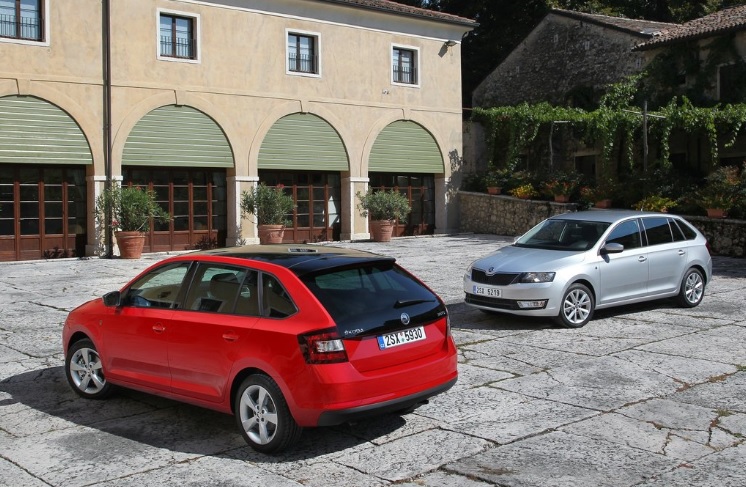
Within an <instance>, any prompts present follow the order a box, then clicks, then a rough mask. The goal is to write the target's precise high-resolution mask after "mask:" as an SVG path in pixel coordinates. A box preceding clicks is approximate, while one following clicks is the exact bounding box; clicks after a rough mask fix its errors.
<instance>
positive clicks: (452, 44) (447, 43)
mask: <svg viewBox="0 0 746 487" xmlns="http://www.w3.org/2000/svg"><path fill="white" fill-rule="evenodd" d="M444 45H445V46H446V47H453V46H455V45H456V41H454V40H450V41H445V43H444Z"/></svg>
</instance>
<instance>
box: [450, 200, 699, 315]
mask: <svg viewBox="0 0 746 487" xmlns="http://www.w3.org/2000/svg"><path fill="white" fill-rule="evenodd" d="M711 278H712V257H711V256H710V251H709V247H708V244H707V239H706V238H705V237H704V236H703V235H702V234H701V233H700V232H699V231H698V230H697V229H696V228H694V227H693V226H692V225H691V224H689V223H688V222H687V221H685V220H684V219H683V218H680V217H678V216H675V215H668V214H665V213H651V212H637V211H631V210H630V211H626V210H619V211H617V210H611V211H599V210H593V211H581V212H577V213H566V214H564V215H557V216H554V217H551V218H548V219H547V220H544V221H543V222H541V223H539V224H538V225H536V226H535V227H534V228H532V229H531V230H529V231H528V232H526V233H525V234H524V235H522V236H521V237H519V238H518V239H516V241H515V242H514V243H513V244H512V245H509V246H506V247H503V248H501V249H500V250H498V251H496V252H494V253H492V254H490V255H488V256H486V257H483V258H481V259H479V260H477V261H475V262H474V263H472V264H471V265H470V266H469V268H468V270H467V271H466V275H464V292H465V293H466V298H465V301H466V304H468V305H470V306H474V307H476V308H479V309H482V310H485V311H494V312H500V313H510V314H516V315H524V316H551V317H553V318H555V319H556V321H557V322H558V323H559V324H561V325H562V326H566V327H570V328H579V327H581V326H584V325H585V324H586V323H588V321H590V319H591V318H592V317H593V312H594V310H596V309H602V308H609V307H612V306H620V305H623V304H630V303H637V302H640V301H648V300H653V299H660V298H668V297H674V296H675V297H677V301H678V302H679V304H680V305H681V306H684V307H694V306H697V305H698V304H699V303H700V302H701V301H702V298H703V296H704V291H705V285H706V284H707V283H708V282H710V279H711Z"/></svg>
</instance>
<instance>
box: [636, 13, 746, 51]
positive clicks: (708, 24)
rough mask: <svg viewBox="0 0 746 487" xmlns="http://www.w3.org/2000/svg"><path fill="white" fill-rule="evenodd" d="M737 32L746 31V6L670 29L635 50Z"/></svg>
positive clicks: (713, 14)
mask: <svg viewBox="0 0 746 487" xmlns="http://www.w3.org/2000/svg"><path fill="white" fill-rule="evenodd" d="M737 30H746V5H738V6H735V7H730V8H726V9H723V10H720V11H718V12H715V13H712V14H710V15H706V16H704V17H700V18H698V19H694V20H691V21H689V22H686V23H684V24H681V25H679V26H677V27H673V28H671V29H668V30H666V31H664V32H662V33H661V34H660V35H659V36H656V37H655V38H653V39H652V40H650V41H648V42H645V43H643V44H640V45H639V46H637V47H635V48H634V50H640V51H642V50H645V49H652V48H655V47H658V46H663V45H667V44H674V43H676V42H682V41H688V40H694V39H702V38H706V37H712V36H716V35H720V34H724V33H726V32H733V31H737Z"/></svg>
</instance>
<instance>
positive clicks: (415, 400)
mask: <svg viewBox="0 0 746 487" xmlns="http://www.w3.org/2000/svg"><path fill="white" fill-rule="evenodd" d="M457 380H458V377H455V378H453V379H451V380H449V381H448V382H446V383H444V384H441V385H439V386H436V387H433V388H430V389H427V390H425V391H420V392H418V393H416V394H411V395H409V396H404V397H398V398H396V399H391V400H389V401H384V402H379V403H375V404H370V405H367V406H359V407H355V408H349V409H339V410H334V411H325V412H323V413H321V416H319V420H318V424H317V426H334V425H337V424H342V423H346V422H349V421H357V420H360V419H364V418H368V417H371V416H378V415H381V414H385V413H390V412H394V411H401V410H405V409H408V408H410V407H412V406H415V405H417V404H419V403H421V402H424V401H426V400H427V399H428V398H430V397H433V396H435V395H438V394H440V393H442V392H445V391H447V390H448V389H450V388H451V387H453V385H454V384H456V381H457Z"/></svg>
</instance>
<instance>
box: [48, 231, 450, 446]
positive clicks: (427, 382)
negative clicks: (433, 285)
mask: <svg viewBox="0 0 746 487" xmlns="http://www.w3.org/2000/svg"><path fill="white" fill-rule="evenodd" d="M63 347H64V351H65V374H66V376H67V379H68V381H69V383H70V385H71V386H72V388H73V390H74V391H75V392H76V393H78V394H79V395H80V396H82V397H85V398H90V399H99V398H103V397H105V396H106V395H108V394H109V393H110V392H111V389H112V386H115V385H116V386H123V387H127V388H131V389H137V390H140V391H144V392H148V393H152V394H157V395H159V396H165V397H169V398H172V399H176V400H179V401H184V402H188V403H191V404H195V405H199V406H203V407H207V408H211V409H215V410H218V411H222V412H225V413H229V414H233V415H234V416H235V418H236V423H237V424H238V427H239V429H240V431H241V433H242V434H243V436H244V438H245V439H246V441H247V442H248V443H249V445H251V446H252V447H253V448H254V449H256V450H258V451H261V452H265V453H270V452H276V451H279V450H282V449H284V448H286V447H287V446H289V445H290V444H292V443H293V442H295V441H296V440H297V439H298V437H299V436H300V433H301V429H302V428H303V427H315V426H330V425H335V424H340V423H344V422H347V421H351V420H356V419H359V418H362V417H367V416H371V415H376V414H381V413H385V412H396V411H407V410H411V409H412V408H414V407H416V406H417V405H419V404H420V403H422V402H424V401H426V400H427V399H428V398H429V397H432V396H434V395H436V394H439V393H441V392H443V391H445V390H447V389H449V388H450V387H451V386H453V384H455V383H456V379H457V370H456V361H457V359H456V347H455V344H454V342H453V338H452V337H451V333H450V322H449V317H448V312H447V310H446V307H445V304H444V303H443V301H442V300H441V299H440V298H439V297H438V296H437V295H436V294H435V293H434V292H433V291H431V290H430V289H428V288H427V286H425V285H424V284H423V283H422V282H420V281H419V280H418V279H417V278H415V277H414V276H413V275H412V274H410V273H408V272H407V271H405V270H404V269H403V268H401V267H400V266H399V265H398V264H396V263H395V262H394V259H393V258H389V257H383V256H380V255H375V254H371V253H368V252H361V251H355V250H347V249H340V248H335V247H326V246H312V245H261V246H258V245H257V246H246V247H234V248H225V249H217V250H209V251H204V252H195V253H190V254H184V255H179V256H176V257H171V258H168V259H166V260H163V261H161V262H159V263H157V264H155V265H153V266H151V267H150V268H148V269H147V270H145V271H144V272H143V273H142V274H140V275H139V276H137V277H136V278H135V279H133V280H132V281H131V282H130V283H129V284H127V285H126V286H125V287H124V288H123V289H122V290H121V291H114V292H110V293H108V294H106V295H105V296H104V297H103V298H102V299H95V300H93V301H90V302H88V303H85V304H83V305H82V306H80V307H78V308H76V309H75V310H73V311H72V312H70V315H69V316H68V318H67V320H66V322H65V326H64V329H63Z"/></svg>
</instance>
